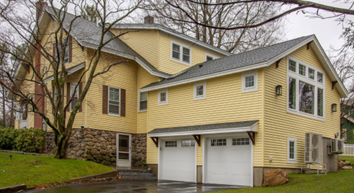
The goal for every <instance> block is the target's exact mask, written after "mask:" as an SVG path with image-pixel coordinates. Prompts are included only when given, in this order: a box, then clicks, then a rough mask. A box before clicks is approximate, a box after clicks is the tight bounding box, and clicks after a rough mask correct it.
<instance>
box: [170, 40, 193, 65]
mask: <svg viewBox="0 0 354 193" xmlns="http://www.w3.org/2000/svg"><path fill="white" fill-rule="evenodd" d="M171 60H174V61H177V62H181V63H183V64H187V65H190V64H191V48H190V47H188V46H184V45H182V44H180V43H177V42H173V41H172V42H171Z"/></svg>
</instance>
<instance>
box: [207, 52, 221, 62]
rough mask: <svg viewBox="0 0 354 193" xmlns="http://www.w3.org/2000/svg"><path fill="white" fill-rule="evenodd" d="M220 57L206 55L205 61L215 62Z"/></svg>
mask: <svg viewBox="0 0 354 193" xmlns="http://www.w3.org/2000/svg"><path fill="white" fill-rule="evenodd" d="M217 58H218V57H216V56H213V55H210V54H207V53H205V61H210V60H215V59H217Z"/></svg>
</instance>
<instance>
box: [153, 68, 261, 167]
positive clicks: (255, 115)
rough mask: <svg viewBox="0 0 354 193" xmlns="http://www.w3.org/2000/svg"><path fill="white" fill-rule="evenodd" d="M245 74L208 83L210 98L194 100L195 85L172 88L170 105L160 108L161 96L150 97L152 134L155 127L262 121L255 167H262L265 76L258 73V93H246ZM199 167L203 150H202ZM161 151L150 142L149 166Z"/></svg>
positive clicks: (255, 153) (155, 162) (199, 152)
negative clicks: (243, 85)
mask: <svg viewBox="0 0 354 193" xmlns="http://www.w3.org/2000/svg"><path fill="white" fill-rule="evenodd" d="M241 78H242V73H238V74H233V75H228V76H223V77H219V78H214V79H209V80H206V99H201V100H194V99H193V86H194V83H189V84H184V85H180V86H175V87H171V88H168V104H167V105H161V106H158V105H157V104H158V103H157V93H158V91H151V92H149V94H148V101H149V102H148V117H149V119H148V132H149V131H151V130H153V129H155V128H164V127H177V126H190V125H201V124H213V123H225V122H238V121H250V120H259V125H258V127H259V129H258V130H259V132H258V133H257V135H256V141H257V143H256V145H255V147H254V164H255V165H257V166H260V165H261V164H262V158H263V157H262V152H263V149H262V135H263V130H262V127H263V119H262V116H263V111H262V110H261V109H262V95H263V91H262V89H263V84H262V83H263V77H262V70H259V72H258V90H257V91H253V92H245V93H242V85H241ZM197 151H198V158H197V159H198V164H201V163H202V160H201V159H202V158H201V157H202V155H201V154H202V150H201V148H198V150H197ZM157 152H158V149H157V148H156V147H155V146H154V143H153V142H152V141H151V140H148V149H147V163H149V164H157V159H158V157H157Z"/></svg>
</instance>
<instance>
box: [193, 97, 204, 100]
mask: <svg viewBox="0 0 354 193" xmlns="http://www.w3.org/2000/svg"><path fill="white" fill-rule="evenodd" d="M205 98H206V97H205V96H198V97H194V100H200V99H205Z"/></svg>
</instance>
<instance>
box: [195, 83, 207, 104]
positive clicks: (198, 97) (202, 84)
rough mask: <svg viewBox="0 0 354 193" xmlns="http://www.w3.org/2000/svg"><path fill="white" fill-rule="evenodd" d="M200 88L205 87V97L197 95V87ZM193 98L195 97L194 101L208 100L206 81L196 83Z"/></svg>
mask: <svg viewBox="0 0 354 193" xmlns="http://www.w3.org/2000/svg"><path fill="white" fill-rule="evenodd" d="M198 86H203V95H201V96H199V95H197V87H198ZM193 97H194V100H199V99H205V98H206V81H202V82H196V83H194V87H193Z"/></svg>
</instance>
